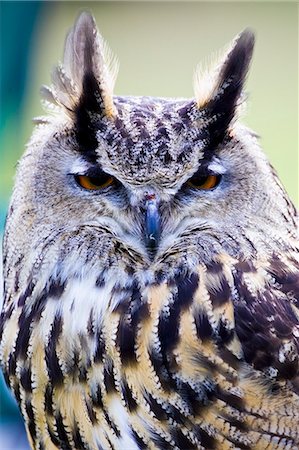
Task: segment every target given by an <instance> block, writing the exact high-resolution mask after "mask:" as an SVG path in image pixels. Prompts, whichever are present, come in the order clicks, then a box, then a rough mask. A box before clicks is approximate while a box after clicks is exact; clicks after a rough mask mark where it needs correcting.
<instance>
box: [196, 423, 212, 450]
mask: <svg viewBox="0 0 299 450" xmlns="http://www.w3.org/2000/svg"><path fill="white" fill-rule="evenodd" d="M194 434H195V436H196V437H197V439H198V440H199V442H200V444H201V445H202V446H203V447H204V448H206V449H209V450H214V449H215V448H217V441H216V439H215V438H214V437H213V436H210V435H209V434H208V433H207V432H206V431H205V430H203V429H202V428H200V427H199V426H195V427H194Z"/></svg>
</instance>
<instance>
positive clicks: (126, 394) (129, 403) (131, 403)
mask: <svg viewBox="0 0 299 450" xmlns="http://www.w3.org/2000/svg"><path fill="white" fill-rule="evenodd" d="M121 392H122V395H123V398H124V401H125V404H126V407H127V408H128V410H129V411H130V412H133V411H136V409H137V407H138V405H137V403H136V400H135V399H134V397H133V395H132V392H131V389H130V388H129V386H128V384H127V382H126V380H125V379H124V378H123V379H122V380H121Z"/></svg>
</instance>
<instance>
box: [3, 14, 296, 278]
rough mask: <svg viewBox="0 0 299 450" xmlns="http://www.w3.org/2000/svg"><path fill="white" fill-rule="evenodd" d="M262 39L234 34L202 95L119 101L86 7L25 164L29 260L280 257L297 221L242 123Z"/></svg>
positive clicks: (13, 214)
mask: <svg viewBox="0 0 299 450" xmlns="http://www.w3.org/2000/svg"><path fill="white" fill-rule="evenodd" d="M253 46H254V36H253V34H252V32H251V31H249V30H245V31H243V32H242V33H241V34H240V35H239V36H237V37H236V39H235V40H234V41H233V43H232V45H231V48H230V50H229V51H228V52H227V54H226V55H225V56H224V58H223V59H222V61H221V62H220V63H219V64H218V66H217V67H216V69H215V70H213V72H208V73H207V74H205V75H204V76H201V75H199V74H198V75H197V76H196V77H195V79H196V80H195V83H194V84H195V98H193V99H165V98H152V97H128V96H126V97H125V96H114V95H113V86H114V82H115V77H116V73H117V64H116V63H115V60H114V59H113V58H112V57H111V54H110V53H109V51H108V50H107V47H106V45H105V43H104V41H103V39H102V37H101V35H100V34H99V32H98V31H97V28H96V25H95V22H94V19H93V18H92V17H91V16H90V15H89V14H86V13H83V14H81V15H80V17H79V18H78V20H77V22H76V24H75V25H74V27H73V29H72V30H71V31H70V33H69V34H68V36H67V39H66V43H65V50H64V60H63V64H61V65H59V66H58V67H57V68H56V69H55V70H54V73H53V77H52V80H53V84H52V86H51V87H50V88H46V87H44V88H43V89H42V94H43V98H44V104H45V106H46V107H47V109H48V111H49V115H48V116H47V117H46V118H43V119H41V120H39V123H38V124H37V127H36V130H35V132H34V134H33V137H32V139H31V141H30V142H29V144H28V148H27V151H26V153H25V155H24V157H23V158H22V160H21V162H20V165H19V170H18V175H17V181H16V187H15V191H14V195H13V200H12V207H11V211H10V214H9V219H8V223H7V230H8V232H7V239H9V231H10V229H11V228H13V227H18V237H17V238H16V237H15V236H14V238H13V239H14V241H15V242H14V246H17V247H18V248H19V249H22V251H23V252H24V253H26V254H27V255H32V256H31V260H32V261H31V265H32V264H33V265H34V264H35V261H36V260H39V261H40V260H41V259H42V261H43V264H47V263H49V261H53V260H54V259H55V261H56V262H57V261H60V260H64V261H65V259H66V258H68V259H69V264H68V270H77V271H78V270H83V269H82V267H87V266H88V264H98V263H99V261H102V262H103V264H104V263H105V264H107V263H108V264H109V265H110V266H113V265H117V266H119V265H121V264H125V262H124V261H126V264H127V265H130V264H131V265H132V264H134V267H142V268H144V267H150V266H151V265H155V266H157V265H159V264H162V263H163V264H164V263H165V264H167V265H168V267H170V266H171V264H176V261H177V260H178V259H181V258H185V259H186V260H187V259H188V261H189V262H190V261H191V262H192V264H193V263H194V264H195V263H198V261H207V260H209V259H211V258H212V257H213V255H214V254H215V253H218V254H219V253H223V252H227V253H229V254H231V255H232V256H238V257H239V256H240V255H241V256H243V257H253V256H255V255H256V254H257V253H258V252H265V251H270V252H271V251H272V250H271V246H273V245H278V243H279V242H282V240H283V239H282V236H284V235H286V233H290V232H291V231H290V230H292V229H293V228H292V225H291V224H290V223H289V221H290V219H289V218H288V217H289V214H288V210H289V208H290V207H291V206H290V201H289V199H288V197H287V195H286V193H285V191H284V190H283V188H282V187H281V185H280V183H279V181H278V179H277V177H276V175H275V173H274V171H273V169H272V168H271V166H270V164H269V163H268V161H267V159H266V157H265V156H264V154H263V153H262V151H261V150H260V148H259V145H258V140H257V136H256V135H255V134H254V133H253V132H251V131H250V130H248V129H247V128H246V127H244V126H242V125H240V124H239V122H238V111H239V107H240V105H241V104H242V103H243V101H244V93H243V88H244V82H245V78H246V75H247V72H248V67H249V64H250V60H251V57H252V52H253ZM274 242H275V244H274ZM50 249H51V250H50ZM26 250H27V252H26ZM72 250H74V251H72ZM41 255H43V256H41ZM79 260H80V264H79V267H80V269H78V261H79ZM56 267H60V266H59V265H58V266H56ZM75 268H76V269H75ZM57 270H58V269H57ZM59 270H60V269H59Z"/></svg>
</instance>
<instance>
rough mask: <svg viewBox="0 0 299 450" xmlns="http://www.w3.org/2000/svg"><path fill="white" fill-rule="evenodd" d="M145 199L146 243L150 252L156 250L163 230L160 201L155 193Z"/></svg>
mask: <svg viewBox="0 0 299 450" xmlns="http://www.w3.org/2000/svg"><path fill="white" fill-rule="evenodd" d="M145 201H146V202H145V244H146V247H147V249H148V250H149V251H150V252H156V250H157V248H158V244H159V238H160V232H161V220H160V214H159V210H158V204H159V202H158V200H157V199H156V195H155V194H147V195H146V197H145Z"/></svg>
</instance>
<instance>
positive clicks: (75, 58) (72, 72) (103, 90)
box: [42, 12, 118, 120]
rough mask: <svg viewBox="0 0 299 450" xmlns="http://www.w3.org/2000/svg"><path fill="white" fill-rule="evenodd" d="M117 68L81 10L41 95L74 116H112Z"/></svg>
mask: <svg viewBox="0 0 299 450" xmlns="http://www.w3.org/2000/svg"><path fill="white" fill-rule="evenodd" d="M117 71H118V64H117V61H116V59H115V58H114V57H113V56H112V54H111V52H110V50H109V48H108V46H107V45H106V43H105V42H104V40H103V38H102V36H101V35H100V33H99V32H98V30H97V27H96V24H95V21H94V18H93V17H92V16H91V15H90V14H88V13H86V12H83V13H81V14H80V16H79V17H78V19H77V21H76V23H75V25H74V26H73V28H72V29H71V30H70V31H69V33H68V35H67V38H66V41H65V48H64V58H63V64H60V65H58V66H57V67H56V68H55V69H54V71H53V73H52V82H53V86H52V87H51V88H50V89H48V88H45V87H44V88H43V90H42V95H43V97H44V98H45V100H46V102H47V103H54V104H56V105H58V106H60V107H63V108H64V110H65V112H66V113H67V114H69V115H70V116H71V117H72V118H73V119H74V120H76V119H77V118H79V117H80V118H82V117H83V118H84V117H85V118H86V119H88V117H90V115H92V114H97V115H99V116H103V117H104V116H107V117H112V116H113V115H114V114H115V109H114V104H113V88H114V83H115V79H116V75H117Z"/></svg>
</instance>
